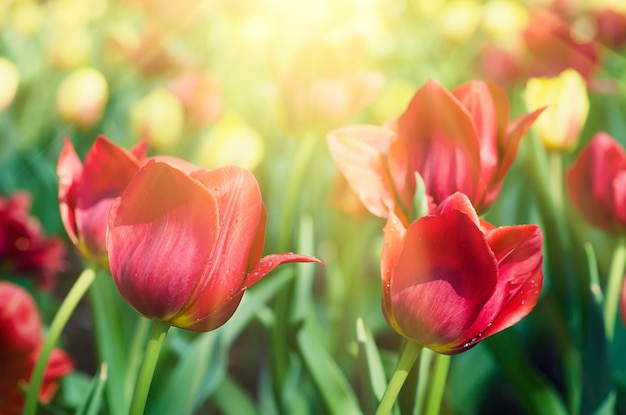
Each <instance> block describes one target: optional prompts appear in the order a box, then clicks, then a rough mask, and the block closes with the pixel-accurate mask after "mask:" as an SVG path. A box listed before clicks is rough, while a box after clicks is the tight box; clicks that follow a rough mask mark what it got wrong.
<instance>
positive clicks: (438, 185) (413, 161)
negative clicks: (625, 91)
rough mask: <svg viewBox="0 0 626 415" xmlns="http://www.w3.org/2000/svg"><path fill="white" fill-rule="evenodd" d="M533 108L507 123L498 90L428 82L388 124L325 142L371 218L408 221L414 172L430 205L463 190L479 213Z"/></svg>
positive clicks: (345, 131) (337, 134) (346, 131)
mask: <svg viewBox="0 0 626 415" xmlns="http://www.w3.org/2000/svg"><path fill="white" fill-rule="evenodd" d="M540 112H541V110H537V111H535V112H533V113H530V114H526V115H523V116H521V117H519V118H517V119H516V120H514V121H512V122H509V101H508V98H507V96H506V93H505V92H504V91H503V90H502V89H501V88H500V87H498V86H496V85H494V84H489V83H485V82H481V81H472V82H468V83H465V84H463V85H461V86H459V87H458V88H456V89H454V90H452V91H448V90H446V89H445V88H443V87H442V86H441V85H439V84H438V83H437V82H436V81H434V80H430V81H428V82H427V83H426V84H425V85H424V86H422V87H421V88H420V89H419V90H418V91H417V92H416V94H415V95H414V97H413V99H412V100H411V102H410V103H409V105H408V108H407V109H406V110H405V111H404V113H403V114H401V115H400V117H399V118H398V119H397V120H396V121H395V122H391V123H389V124H388V125H386V126H383V127H373V126H350V127H345V128H342V129H339V130H336V131H332V132H331V133H330V134H329V136H328V145H329V149H330V152H331V155H332V156H333V158H334V159H335V162H336V163H337V165H338V167H339V170H340V171H341V173H342V174H343V175H344V176H345V177H346V179H347V180H348V182H349V183H350V186H351V187H352V188H353V189H354V191H355V193H357V195H358V196H359V198H360V199H361V201H362V202H363V204H364V205H365V206H366V207H367V209H368V210H369V211H370V212H371V213H372V214H374V215H376V216H380V217H387V212H388V210H389V209H395V210H396V214H397V215H398V216H399V217H401V218H402V220H403V221H404V222H405V223H408V220H409V218H410V217H411V214H410V212H411V205H412V201H413V194H414V193H415V186H416V182H415V173H416V172H417V173H419V174H420V175H421V176H422V178H423V180H424V183H425V185H426V193H427V194H428V195H429V196H430V197H431V198H432V201H433V202H434V203H435V204H438V203H440V202H441V201H443V200H444V199H445V198H447V197H448V196H450V195H451V194H453V193H455V192H463V193H465V194H467V195H468V196H469V198H470V200H471V201H472V203H473V204H474V206H475V207H476V210H478V211H479V212H484V211H485V210H486V209H487V208H489V206H490V205H491V204H492V203H493V202H494V201H495V198H496V196H497V195H498V193H499V191H500V188H501V187H502V181H503V179H504V176H505V174H506V172H507V171H508V169H509V168H510V167H511V164H512V163H513V161H514V159H515V156H516V154H517V149H518V146H519V143H520V140H521V139H522V137H523V135H524V134H525V133H526V131H527V130H528V128H529V127H530V125H531V124H532V123H533V121H534V120H535V119H536V118H537V116H538V115H539V113H540Z"/></svg>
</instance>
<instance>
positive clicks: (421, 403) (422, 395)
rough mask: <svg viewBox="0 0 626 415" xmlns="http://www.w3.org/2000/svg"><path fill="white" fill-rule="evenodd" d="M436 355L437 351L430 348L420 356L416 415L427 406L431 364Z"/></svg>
mask: <svg viewBox="0 0 626 415" xmlns="http://www.w3.org/2000/svg"><path fill="white" fill-rule="evenodd" d="M434 357H435V352H433V351H432V350H430V349H424V350H423V351H422V354H421V356H420V362H419V365H420V367H419V375H418V382H417V396H416V398H415V410H414V411H413V413H414V414H415V415H419V414H422V413H423V412H424V408H425V407H426V397H427V393H428V384H429V383H430V376H431V364H432V362H433V358H434Z"/></svg>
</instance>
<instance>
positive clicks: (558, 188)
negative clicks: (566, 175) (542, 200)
mask: <svg viewBox="0 0 626 415" xmlns="http://www.w3.org/2000/svg"><path fill="white" fill-rule="evenodd" d="M548 157H549V160H550V161H549V162H550V191H551V193H552V201H553V203H554V207H555V211H556V212H563V158H562V157H561V153H560V152H558V151H550V153H549V155H548Z"/></svg>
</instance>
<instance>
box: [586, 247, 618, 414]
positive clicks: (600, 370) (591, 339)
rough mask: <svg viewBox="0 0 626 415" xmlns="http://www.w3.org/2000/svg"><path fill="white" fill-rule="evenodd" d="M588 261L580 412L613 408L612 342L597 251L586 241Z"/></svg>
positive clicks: (595, 411) (593, 411) (594, 411)
mask: <svg viewBox="0 0 626 415" xmlns="http://www.w3.org/2000/svg"><path fill="white" fill-rule="evenodd" d="M585 252H586V254H587V259H588V263H589V276H590V287H589V291H590V295H589V303H590V305H589V306H588V307H587V310H588V311H587V319H586V323H587V337H586V339H585V344H584V346H585V347H584V352H583V360H582V362H583V374H584V375H583V379H584V383H583V385H582V386H583V393H582V406H581V413H584V414H588V413H597V410H598V409H600V408H603V407H604V408H606V407H607V406H609V407H610V404H611V402H612V401H613V400H614V395H613V394H611V389H612V383H613V382H612V375H611V361H610V355H609V345H608V343H607V341H606V338H607V337H606V333H605V327H604V319H603V313H602V306H603V297H602V293H601V291H600V284H599V278H598V268H597V263H596V257H595V253H594V251H593V248H592V247H591V245H590V244H585Z"/></svg>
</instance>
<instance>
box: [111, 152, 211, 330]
mask: <svg viewBox="0 0 626 415" xmlns="http://www.w3.org/2000/svg"><path fill="white" fill-rule="evenodd" d="M218 218H219V213H218V206H217V201H216V199H215V197H214V196H213V195H212V194H211V193H210V192H209V191H207V189H206V188H205V187H204V186H202V184H201V183H199V182H198V181H196V180H194V179H192V178H191V177H189V176H188V175H186V174H185V173H183V172H182V171H180V170H178V169H176V168H173V167H171V166H169V165H167V164H165V163H159V162H154V161H151V162H149V163H148V164H147V165H146V166H145V167H143V168H142V169H141V170H139V171H138V172H137V174H136V175H135V177H134V178H133V180H132V181H131V183H130V184H129V185H128V187H127V188H126V189H125V190H124V192H123V194H122V196H121V197H119V198H118V199H116V200H115V202H114V203H113V205H112V207H111V212H110V215H109V232H108V235H107V248H108V251H109V260H110V266H111V274H112V275H113V279H114V280H115V284H116V285H117V287H118V289H119V291H120V293H121V294H122V296H123V297H124V298H125V299H126V300H127V301H128V303H129V304H130V305H131V306H132V307H133V308H135V310H137V311H138V312H139V313H140V314H143V315H144V316H146V317H149V318H153V319H157V320H161V321H168V320H169V319H171V318H174V317H175V316H176V315H177V314H179V312H180V311H181V309H184V307H186V306H188V304H187V302H188V300H189V298H190V297H191V296H192V294H193V293H194V292H196V291H197V290H198V289H199V288H200V287H199V285H201V283H202V284H204V280H205V279H206V275H205V274H206V269H207V267H208V266H209V265H210V264H209V261H210V260H211V258H210V255H211V252H213V251H214V249H215V246H216V243H217V240H218V232H219V221H218ZM191 323H193V322H190V324H191Z"/></svg>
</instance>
